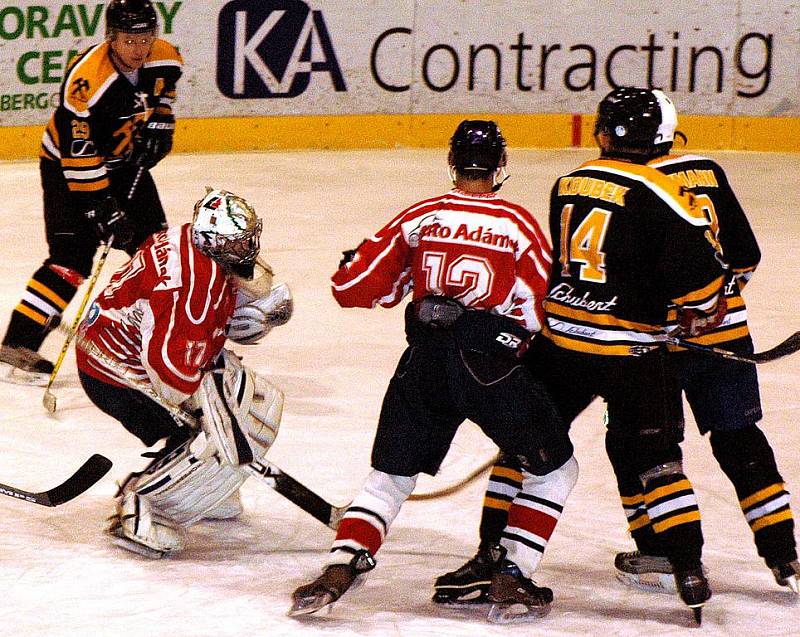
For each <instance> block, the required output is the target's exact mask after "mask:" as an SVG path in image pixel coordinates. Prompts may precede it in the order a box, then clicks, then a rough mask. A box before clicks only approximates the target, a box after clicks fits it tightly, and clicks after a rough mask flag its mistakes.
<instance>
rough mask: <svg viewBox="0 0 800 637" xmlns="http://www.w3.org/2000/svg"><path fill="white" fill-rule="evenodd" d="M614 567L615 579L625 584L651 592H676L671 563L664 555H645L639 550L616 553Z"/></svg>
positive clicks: (670, 593)
mask: <svg viewBox="0 0 800 637" xmlns="http://www.w3.org/2000/svg"><path fill="white" fill-rule="evenodd" d="M614 569H615V575H616V577H617V579H618V580H619V581H620V582H622V583H623V584H625V585H626V586H632V587H634V588H638V589H640V590H643V591H647V592H651V593H667V594H669V595H674V594H675V593H677V592H678V589H677V587H676V586H675V578H674V577H673V574H672V564H670V563H669V560H668V559H667V558H666V557H662V556H660V555H646V554H645V553H642V552H640V551H628V552H625V553H617V556H616V557H615V558H614Z"/></svg>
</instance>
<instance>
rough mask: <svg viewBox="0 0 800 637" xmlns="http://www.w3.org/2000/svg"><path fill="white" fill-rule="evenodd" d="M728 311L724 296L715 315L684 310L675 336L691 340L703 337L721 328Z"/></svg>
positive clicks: (679, 314)
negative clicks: (694, 337)
mask: <svg viewBox="0 0 800 637" xmlns="http://www.w3.org/2000/svg"><path fill="white" fill-rule="evenodd" d="M727 311H728V302H727V301H726V300H725V297H724V296H720V297H719V301H717V307H716V308H715V310H714V312H713V314H701V313H700V312H698V311H697V310H689V309H682V310H680V311H679V313H678V327H676V328H675V330H674V331H673V332H672V335H673V336H677V337H683V338H689V337H693V336H701V335H702V334H706V333H708V332H710V331H711V330H713V329H715V328H717V327H719V326H720V325H721V324H722V320H723V319H724V318H725V314H726V313H727Z"/></svg>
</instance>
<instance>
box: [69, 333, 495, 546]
mask: <svg viewBox="0 0 800 637" xmlns="http://www.w3.org/2000/svg"><path fill="white" fill-rule="evenodd" d="M58 329H60V330H62V331H66V330H68V329H69V328H67V327H65V326H59V328H58ZM75 342H76V347H80V348H81V349H83V350H84V351H87V352H89V353H90V354H92V355H93V356H96V357H97V358H99V359H100V360H102V361H103V363H104V364H106V365H107V366H109V367H110V368H112V369H114V370H115V371H116V372H117V375H118V376H119V377H120V378H121V379H122V380H124V381H125V382H126V383H127V384H128V385H129V386H130V387H131V388H132V389H136V390H137V391H139V392H141V393H143V394H144V395H145V396H147V397H148V398H150V399H151V400H152V401H154V402H156V403H158V404H159V405H160V406H161V407H163V408H164V409H166V410H167V411H168V412H169V413H170V414H171V415H172V417H173V418H175V419H176V420H177V421H178V422H180V423H182V424H184V425H186V426H188V427H191V428H192V429H196V428H197V420H196V418H195V417H194V416H192V415H191V414H189V413H187V412H185V411H184V410H183V409H181V408H180V407H178V406H176V405H173V404H171V403H168V402H167V401H165V400H164V399H163V398H162V397H161V396H159V395H158V394H157V393H156V392H154V391H153V389H152V387H150V386H149V385H146V384H144V383H141V382H139V381H137V380H134V379H131V378H129V377H128V376H127V374H126V373H125V370H124V369H123V368H121V366H120V365H119V363H117V362H116V361H115V360H113V359H111V358H109V357H108V356H107V355H106V354H105V352H103V351H102V350H100V349H99V348H98V347H97V346H96V345H95V344H94V343H92V342H91V341H88V340H87V339H85V338H83V337H81V336H80V335H77V336H76V337H75ZM495 461H496V457H492V458H491V459H490V460H488V461H487V462H486V463H484V464H482V465H481V466H480V467H478V468H477V469H475V470H473V471H472V472H470V473H469V474H468V475H467V476H466V477H465V478H463V479H461V480H460V481H459V482H458V483H457V484H454V485H451V486H450V487H446V488H444V489H439V490H436V491H433V492H431V493H425V494H412V495H411V496H410V497H409V499H410V500H430V499H434V498H438V497H442V496H445V495H449V494H451V493H455V492H456V491H458V490H460V489H462V488H463V487H465V486H466V485H467V484H469V483H471V482H472V481H473V480H475V479H476V478H478V477H479V476H480V475H481V474H482V473H483V472H484V471H486V469H488V468H489V467H490V466H491V465H493V464H494V463H495ZM245 467H246V469H247V471H248V472H249V473H250V474H252V475H254V476H256V477H257V478H258V479H259V480H261V481H262V482H264V483H265V484H266V485H267V486H269V487H271V488H272V489H274V490H275V491H277V492H278V493H279V494H281V495H282V496H283V497H285V498H286V499H287V500H289V501H290V502H292V503H293V504H295V505H296V506H298V507H300V508H301V509H302V510H303V511H305V512H306V513H308V514H309V515H311V516H312V517H314V518H315V519H317V520H319V521H320V522H322V523H323V524H324V525H325V526H327V527H329V528H331V529H333V530H334V531H335V530H336V529H338V528H339V522H340V521H341V519H342V516H343V515H344V514H345V512H346V511H347V509H348V507H349V506H350V502H348V503H347V504H345V505H342V506H336V505H334V504H331V503H330V502H328V501H327V500H325V499H324V498H322V497H321V496H320V495H318V494H317V493H315V492H314V491H312V490H311V489H309V488H308V487H307V486H305V485H304V484H302V483H301V482H299V481H298V480H296V479H295V478H293V477H292V476H291V475H289V474H288V473H286V472H285V471H283V470H282V469H281V468H280V467H278V466H277V465H275V464H273V463H271V462H269V461H268V460H262V461H254V462H251V463H250V464H248V465H245Z"/></svg>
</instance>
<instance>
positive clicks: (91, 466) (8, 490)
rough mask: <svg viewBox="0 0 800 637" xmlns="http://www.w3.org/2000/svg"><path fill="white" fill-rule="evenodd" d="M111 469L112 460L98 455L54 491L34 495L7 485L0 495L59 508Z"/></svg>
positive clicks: (0, 486)
mask: <svg viewBox="0 0 800 637" xmlns="http://www.w3.org/2000/svg"><path fill="white" fill-rule="evenodd" d="M109 469H111V460H109V459H108V458H106V457H105V456H101V455H100V454H99V453H96V454H94V455H93V456H92V457H91V458H89V459H88V460H87V461H86V462H84V463H83V465H81V467H80V468H79V469H78V470H77V471H76V472H75V473H73V474H72V475H71V476H70V477H69V478H67V479H66V480H65V481H64V482H62V483H61V484H59V485H58V486H56V487H53V488H52V489H48V490H47V491H41V492H39V493H34V492H31V491H23V490H22V489H18V488H17V487H12V486H9V485H7V484H0V494H2V495H7V496H9V497H11V498H16V499H17V500H25V502H33V503H34V504H40V505H42V506H46V507H57V506H58V505H59V504H64V503H65V502H69V501H70V500H72V499H73V498H76V497H78V496H79V495H80V494H81V493H83V492H84V491H86V490H88V489H89V488H90V487H91V486H92V485H94V484H95V483H96V482H97V481H98V480H100V478H102V477H103V476H104V475H106V474H107V473H108V471H109Z"/></svg>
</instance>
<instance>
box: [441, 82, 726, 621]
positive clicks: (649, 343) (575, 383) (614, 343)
mask: <svg viewBox="0 0 800 637" xmlns="http://www.w3.org/2000/svg"><path fill="white" fill-rule="evenodd" d="M675 121H676V115H675V110H674V107H673V106H672V104H671V102H670V101H669V100H668V98H666V96H665V95H664V94H663V93H661V92H660V91H649V90H644V89H618V90H616V91H612V92H611V93H610V94H609V95H607V96H606V97H605V98H604V99H603V101H602V102H601V103H600V105H599V108H598V120H597V128H596V131H595V136H596V139H597V142H598V145H599V147H600V149H601V156H600V158H598V159H596V160H593V161H590V162H587V163H585V164H583V165H582V166H580V167H579V168H577V169H576V170H574V171H572V172H571V173H568V174H567V175H564V176H562V177H560V178H559V179H558V180H557V181H556V183H555V185H554V187H553V190H552V193H551V201H550V231H551V237H552V241H553V249H554V258H553V270H552V273H551V280H550V289H549V293H548V298H547V300H546V301H545V310H546V313H547V323H546V328H545V330H543V334H544V336H545V338H539V339H536V340H535V341H534V344H533V346H532V347H531V348H530V350H529V352H528V356H527V360H528V364H529V366H530V368H531V369H532V370H534V371H535V372H536V373H537V375H538V376H539V377H540V378H541V379H542V380H543V381H544V382H545V385H546V386H547V388H548V389H549V390H550V392H551V393H552V396H553V398H554V400H555V401H556V404H557V405H558V407H559V410H560V411H561V413H562V416H563V417H564V419H565V420H566V421H567V422H571V421H572V420H574V418H575V417H576V416H577V415H578V414H579V413H580V412H581V411H583V409H584V408H585V407H586V406H587V405H588V404H589V403H590V402H591V401H592V400H593V399H594V398H595V397H596V396H597V395H599V396H602V397H603V398H605V400H606V402H607V404H608V410H609V416H610V418H609V426H608V432H607V447H608V449H609V457H610V459H611V461H612V466H613V468H614V471H615V474H616V476H617V480H618V482H619V484H620V485H633V484H635V485H637V487H638V492H639V493H641V494H643V507H644V509H645V510H646V511H647V512H648V513H649V515H650V518H651V522H652V529H653V532H654V535H655V536H656V537H658V541H659V546H660V547H661V550H662V555H664V556H666V558H667V560H666V561H667V563H668V565H669V568H670V570H671V571H672V573H673V575H674V579H675V582H676V585H677V589H678V592H679V594H680V597H681V599H682V600H683V601H684V602H685V603H686V604H687V605H688V606H690V607H691V608H692V609H694V611H695V616H696V617H697V618H698V620H699V618H700V609H701V608H702V606H703V604H704V603H705V602H706V601H707V600H708V599H709V598H710V596H711V590H710V587H709V585H708V581H707V579H706V577H705V574H704V572H703V569H702V564H701V553H702V544H703V539H702V533H701V529H700V512H699V509H698V506H697V500H696V498H695V495H694V491H693V489H692V485H691V483H690V482H689V480H688V478H687V477H686V475H685V474H684V472H683V468H682V463H681V460H682V457H681V450H680V446H679V442H680V441H681V439H682V435H683V416H682V409H681V396H680V386H679V385H678V382H677V377H676V376H675V375H674V374H673V373H672V371H671V369H670V366H669V363H668V355H667V354H666V352H665V351H664V348H663V347H662V341H663V338H664V335H665V333H666V331H667V330H668V329H670V327H671V323H670V317H669V312H670V310H671V309H672V311H673V314H674V320H675V321H676V322H677V323H679V324H680V325H681V327H682V329H685V330H686V331H687V332H688V333H700V332H703V331H704V330H709V329H712V328H713V327H715V326H716V325H717V324H718V323H719V322H720V321H721V320H722V318H723V316H724V313H725V299H724V296H723V294H722V286H723V282H724V277H723V269H722V265H721V263H720V261H719V259H718V256H719V255H718V254H717V251H716V249H715V245H714V242H713V241H712V239H713V236H711V233H710V230H711V226H710V222H709V219H708V217H707V216H706V214H705V213H704V211H703V209H702V208H701V207H699V206H698V205H697V202H696V200H695V199H693V198H692V197H690V196H688V195H686V194H685V193H684V192H683V189H682V187H681V185H680V184H678V183H677V182H675V181H674V180H671V179H670V178H668V177H666V176H664V175H663V174H661V173H660V172H658V171H657V170H656V169H654V168H652V167H650V166H648V165H647V162H648V161H649V160H650V159H651V158H652V157H654V156H655V147H656V146H657V145H659V144H662V143H666V142H671V140H672V136H673V133H674V130H675ZM515 471H516V468H515V466H514V461H513V459H511V458H506V459H504V461H503V462H501V463H500V465H499V466H497V467H495V469H494V471H493V473H492V480H491V482H490V489H489V492H488V493H487V499H486V501H485V509H484V511H485V515H484V520H483V521H482V524H481V539H482V544H481V547H480V550H479V552H478V554H477V555H476V557H475V558H473V560H470V562H468V563H467V564H466V565H464V567H462V568H461V569H458V570H457V571H454V572H452V573H448V574H446V575H443V576H442V577H440V578H438V579H437V581H436V585H435V588H436V595H435V596H434V601H437V602H443V603H447V602H451V601H453V600H454V599H455V600H458V599H459V592H458V589H459V587H460V591H461V593H464V592H468V594H469V595H470V596H471V597H472V598H474V599H480V598H481V594H482V593H483V590H482V587H481V586H479V585H477V584H476V583H477V582H479V581H480V580H481V579H482V578H483V577H484V576H485V573H483V570H484V569H485V564H486V559H485V553H486V551H487V550H488V549H489V547H490V546H491V545H492V543H493V542H495V541H496V539H497V537H499V535H500V533H499V531H498V530H497V526H496V523H497V521H498V520H503V522H504V520H505V510H507V509H508V507H509V503H510V502H512V501H513V499H514V498H515V497H516V484H515V483H516V475H515ZM628 488H630V487H628ZM487 512H488V514H487ZM509 526H513V525H512V524H511V523H509ZM469 582H472V586H468V585H467V584H468V583H469Z"/></svg>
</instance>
